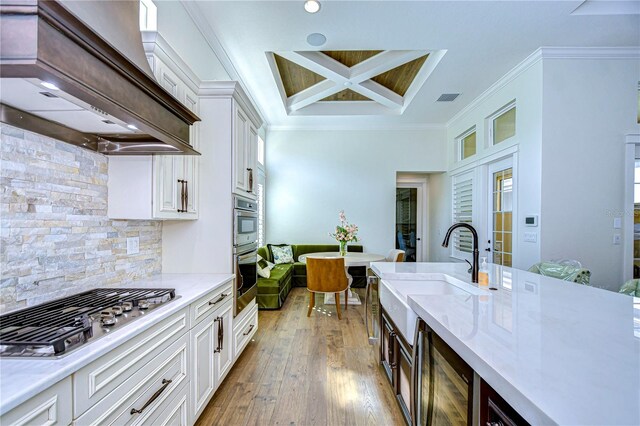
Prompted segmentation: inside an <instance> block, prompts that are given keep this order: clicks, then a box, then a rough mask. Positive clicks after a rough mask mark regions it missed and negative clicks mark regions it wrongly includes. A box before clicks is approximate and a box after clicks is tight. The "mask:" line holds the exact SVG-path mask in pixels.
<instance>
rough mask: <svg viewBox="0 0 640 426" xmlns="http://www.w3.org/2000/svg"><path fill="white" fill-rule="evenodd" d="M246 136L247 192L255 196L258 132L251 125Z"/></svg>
mask: <svg viewBox="0 0 640 426" xmlns="http://www.w3.org/2000/svg"><path fill="white" fill-rule="evenodd" d="M247 136H248V137H247V148H246V150H247V192H250V193H252V194H255V193H256V190H255V189H256V179H257V177H258V170H257V167H258V130H256V128H255V127H253V124H251V123H249V131H248V134H247Z"/></svg>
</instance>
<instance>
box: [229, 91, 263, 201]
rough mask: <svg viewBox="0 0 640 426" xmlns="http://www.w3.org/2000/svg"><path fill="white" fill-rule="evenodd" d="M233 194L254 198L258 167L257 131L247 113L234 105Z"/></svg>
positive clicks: (236, 104)
mask: <svg viewBox="0 0 640 426" xmlns="http://www.w3.org/2000/svg"><path fill="white" fill-rule="evenodd" d="M233 120H234V121H235V123H234V126H233V129H234V132H235V133H234V138H233V173H232V174H233V178H234V182H235V183H234V186H233V188H232V191H233V193H235V194H239V195H244V196H247V197H249V198H253V199H255V198H256V193H255V184H254V180H255V177H256V175H255V173H256V167H257V166H258V158H257V151H258V130H257V129H256V126H255V125H254V124H253V123H252V122H251V120H250V119H249V118H248V115H247V113H246V112H245V111H244V110H243V109H242V108H241V107H240V105H238V103H234V114H233Z"/></svg>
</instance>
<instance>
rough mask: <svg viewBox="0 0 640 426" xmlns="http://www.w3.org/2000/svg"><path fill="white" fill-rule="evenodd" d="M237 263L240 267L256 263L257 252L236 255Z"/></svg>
mask: <svg viewBox="0 0 640 426" xmlns="http://www.w3.org/2000/svg"><path fill="white" fill-rule="evenodd" d="M236 256H237V257H238V263H239V264H242V265H246V264H249V263H257V262H258V252H257V251H252V252H250V253H244V254H238V255H236Z"/></svg>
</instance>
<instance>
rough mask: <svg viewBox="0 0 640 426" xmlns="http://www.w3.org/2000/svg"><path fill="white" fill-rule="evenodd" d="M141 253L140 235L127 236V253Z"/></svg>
mask: <svg viewBox="0 0 640 426" xmlns="http://www.w3.org/2000/svg"><path fill="white" fill-rule="evenodd" d="M138 253H140V237H129V238H127V254H138Z"/></svg>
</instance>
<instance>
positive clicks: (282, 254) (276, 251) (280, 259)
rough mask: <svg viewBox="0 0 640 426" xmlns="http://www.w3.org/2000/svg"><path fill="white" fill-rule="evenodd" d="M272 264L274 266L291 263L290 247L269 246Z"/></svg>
mask: <svg viewBox="0 0 640 426" xmlns="http://www.w3.org/2000/svg"><path fill="white" fill-rule="evenodd" d="M271 254H272V255H273V262H274V263H275V264H276V265H280V264H282V263H293V250H292V249H291V246H271Z"/></svg>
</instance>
